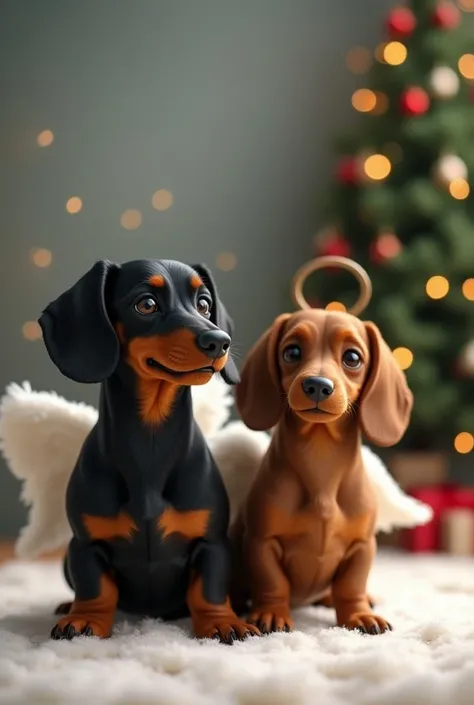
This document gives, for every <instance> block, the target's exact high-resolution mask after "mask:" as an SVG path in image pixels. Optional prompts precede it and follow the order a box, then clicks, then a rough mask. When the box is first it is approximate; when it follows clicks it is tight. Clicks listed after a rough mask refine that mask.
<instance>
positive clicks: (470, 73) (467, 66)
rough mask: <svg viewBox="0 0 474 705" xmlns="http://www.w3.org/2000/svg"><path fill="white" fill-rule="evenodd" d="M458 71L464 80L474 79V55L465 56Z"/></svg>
mask: <svg viewBox="0 0 474 705" xmlns="http://www.w3.org/2000/svg"><path fill="white" fill-rule="evenodd" d="M458 69H459V73H460V74H461V76H464V78H468V79H469V80H471V79H474V54H463V55H462V56H461V58H460V59H459V61H458Z"/></svg>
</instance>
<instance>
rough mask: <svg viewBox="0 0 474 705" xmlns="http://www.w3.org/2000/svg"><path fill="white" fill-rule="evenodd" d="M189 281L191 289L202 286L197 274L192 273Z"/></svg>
mask: <svg viewBox="0 0 474 705" xmlns="http://www.w3.org/2000/svg"><path fill="white" fill-rule="evenodd" d="M190 282H191V286H192V288H193V289H199V288H200V287H201V286H204V285H203V282H202V279H201V277H200V276H198V275H197V274H193V275H192V277H191V279H190Z"/></svg>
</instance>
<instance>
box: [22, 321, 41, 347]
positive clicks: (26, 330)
mask: <svg viewBox="0 0 474 705" xmlns="http://www.w3.org/2000/svg"><path fill="white" fill-rule="evenodd" d="M21 332H22V335H23V337H24V338H25V340H30V341H31V342H33V341H35V340H41V338H42V337H43V334H42V332H41V327H40V325H39V323H38V322H37V321H26V323H24V324H23V326H22V328H21Z"/></svg>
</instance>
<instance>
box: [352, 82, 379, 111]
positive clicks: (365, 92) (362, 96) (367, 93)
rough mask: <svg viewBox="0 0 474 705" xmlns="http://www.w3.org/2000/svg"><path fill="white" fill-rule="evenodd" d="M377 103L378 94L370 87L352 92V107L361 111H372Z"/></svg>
mask: <svg viewBox="0 0 474 705" xmlns="http://www.w3.org/2000/svg"><path fill="white" fill-rule="evenodd" d="M376 104H377V96H376V95H375V93H374V92H373V91H371V90H370V89H369V88H359V90H357V91H355V92H354V93H353V94H352V107H353V108H354V109H355V110H358V111H359V113H370V111H371V110H373V109H374V108H375V106H376Z"/></svg>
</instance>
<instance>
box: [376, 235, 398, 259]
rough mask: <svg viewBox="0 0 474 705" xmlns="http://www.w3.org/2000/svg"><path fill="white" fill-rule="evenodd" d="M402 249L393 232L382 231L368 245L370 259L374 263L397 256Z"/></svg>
mask: <svg viewBox="0 0 474 705" xmlns="http://www.w3.org/2000/svg"><path fill="white" fill-rule="evenodd" d="M401 251H402V243H401V242H400V240H399V239H398V237H397V236H396V235H395V234H394V233H382V235H379V236H378V238H377V239H376V240H374V241H373V242H372V243H371V245H370V259H371V260H372V262H374V263H375V264H382V263H383V262H386V261H387V260H389V259H393V258H394V257H397V255H399V254H400V252H401Z"/></svg>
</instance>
